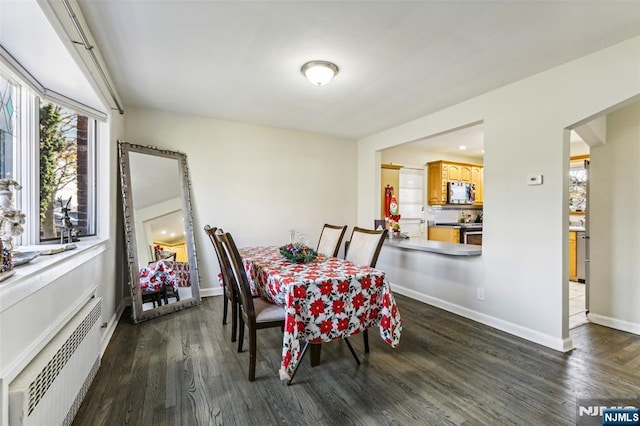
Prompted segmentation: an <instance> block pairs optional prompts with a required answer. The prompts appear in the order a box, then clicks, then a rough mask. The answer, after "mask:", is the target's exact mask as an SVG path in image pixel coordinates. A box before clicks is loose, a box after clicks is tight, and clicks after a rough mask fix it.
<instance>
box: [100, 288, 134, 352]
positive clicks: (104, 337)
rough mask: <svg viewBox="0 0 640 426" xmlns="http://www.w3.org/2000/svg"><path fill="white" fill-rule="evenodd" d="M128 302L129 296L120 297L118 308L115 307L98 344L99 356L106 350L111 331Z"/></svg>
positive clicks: (114, 328)
mask: <svg viewBox="0 0 640 426" xmlns="http://www.w3.org/2000/svg"><path fill="white" fill-rule="evenodd" d="M127 299H128V300H127ZM127 302H128V303H127ZM130 304H131V298H130V297H129V298H126V297H125V298H124V299H122V301H121V302H120V305H119V306H118V309H116V311H115V312H114V314H113V316H112V317H111V319H110V320H109V323H108V324H107V329H106V331H105V333H104V334H103V335H102V342H101V344H100V358H102V356H103V355H104V351H106V350H107V346H108V345H109V342H110V341H111V337H112V336H113V332H114V331H116V327H117V326H118V322H119V321H120V317H121V316H122V313H123V312H124V308H125V307H126V306H127V305H130Z"/></svg>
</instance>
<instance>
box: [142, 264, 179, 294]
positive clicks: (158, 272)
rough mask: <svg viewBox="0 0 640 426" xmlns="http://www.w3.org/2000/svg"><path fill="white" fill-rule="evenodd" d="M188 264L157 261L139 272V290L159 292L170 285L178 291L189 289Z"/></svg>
mask: <svg viewBox="0 0 640 426" xmlns="http://www.w3.org/2000/svg"><path fill="white" fill-rule="evenodd" d="M189 277H190V275H189V264H188V263H185V262H174V261H170V260H159V261H157V262H154V263H151V264H149V265H147V266H145V267H144V268H142V269H141V270H140V290H142V291H147V290H160V289H161V288H162V286H165V285H170V286H172V287H173V288H174V290H176V291H178V287H189V286H190V285H191V281H190V279H189Z"/></svg>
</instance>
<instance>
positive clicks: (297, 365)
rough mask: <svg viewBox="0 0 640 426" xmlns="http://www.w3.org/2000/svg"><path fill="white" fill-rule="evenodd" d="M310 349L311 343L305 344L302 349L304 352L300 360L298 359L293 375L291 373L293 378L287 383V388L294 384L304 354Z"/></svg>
mask: <svg viewBox="0 0 640 426" xmlns="http://www.w3.org/2000/svg"><path fill="white" fill-rule="evenodd" d="M308 347H309V342H304V346H303V347H302V352H301V353H300V359H298V363H297V364H296V368H294V369H293V373H291V378H290V379H289V381H288V382H287V386H289V385H291V382H293V377H294V376H295V375H296V371H298V367H300V364H302V358H304V354H305V353H306V352H307V348H308Z"/></svg>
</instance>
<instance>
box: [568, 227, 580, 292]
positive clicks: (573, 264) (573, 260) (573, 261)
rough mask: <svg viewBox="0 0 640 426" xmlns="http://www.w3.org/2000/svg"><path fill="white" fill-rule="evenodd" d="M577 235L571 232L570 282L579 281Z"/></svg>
mask: <svg viewBox="0 0 640 426" xmlns="http://www.w3.org/2000/svg"><path fill="white" fill-rule="evenodd" d="M576 236H577V233H576V231H569V280H570V281H578V256H577V248H578V245H577V241H578V240H577V238H576Z"/></svg>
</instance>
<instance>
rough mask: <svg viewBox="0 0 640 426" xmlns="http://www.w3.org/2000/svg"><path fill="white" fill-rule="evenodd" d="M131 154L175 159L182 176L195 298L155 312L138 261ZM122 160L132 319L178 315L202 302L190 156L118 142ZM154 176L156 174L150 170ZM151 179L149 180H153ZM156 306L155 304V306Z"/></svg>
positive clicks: (187, 242) (164, 305) (161, 307)
mask: <svg viewBox="0 0 640 426" xmlns="http://www.w3.org/2000/svg"><path fill="white" fill-rule="evenodd" d="M130 153H140V154H147V155H152V156H157V157H164V158H168V159H175V160H176V162H177V164H178V169H179V170H178V173H179V176H180V177H182V181H181V185H180V186H181V190H182V211H183V217H184V231H185V240H186V248H187V257H188V265H189V280H190V284H191V293H192V296H193V297H191V298H189V299H186V300H180V301H176V302H175V303H170V304H163V305H161V306H158V307H153V308H151V309H143V302H142V291H141V288H140V262H139V259H138V247H137V245H138V242H137V240H136V225H135V209H134V196H133V193H132V188H133V187H132V183H131V177H132V173H131V157H130ZM118 158H119V164H120V179H121V187H122V204H123V211H124V218H123V219H124V228H125V229H124V233H125V235H124V236H125V240H126V246H127V263H128V267H129V286H130V288H131V299H132V307H133V309H132V317H133V322H134V323H138V322H140V321H145V320H148V319H151V318H155V317H158V316H160V315H164V314H168V313H171V312H175V311H178V310H181V309H184V308H186V307H189V306H194V305H198V304H200V303H201V298H200V278H199V275H198V262H197V255H196V246H195V238H194V232H193V214H192V211H191V191H190V188H191V184H190V181H189V174H188V168H187V156H186V155H185V154H183V153H180V152H176V151H168V150H163V149H159V148H156V147H152V146H144V145H136V144H132V143H129V142H125V141H118ZM149 172H150V173H151V172H152V171H149ZM152 178H153V177H152V176H149V179H152ZM154 306H155V304H154Z"/></svg>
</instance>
